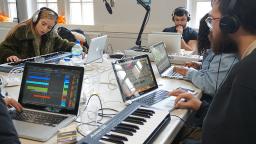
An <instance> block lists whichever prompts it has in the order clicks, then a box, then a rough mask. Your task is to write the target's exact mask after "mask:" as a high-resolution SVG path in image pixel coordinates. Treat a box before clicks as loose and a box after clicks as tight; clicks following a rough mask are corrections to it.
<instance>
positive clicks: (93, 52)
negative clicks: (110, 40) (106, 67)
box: [86, 35, 107, 64]
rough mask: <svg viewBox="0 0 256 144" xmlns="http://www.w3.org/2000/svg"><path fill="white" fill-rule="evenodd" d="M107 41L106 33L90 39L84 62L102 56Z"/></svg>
mask: <svg viewBox="0 0 256 144" xmlns="http://www.w3.org/2000/svg"><path fill="white" fill-rule="evenodd" d="M106 43H107V35H104V36H101V37H96V38H93V39H92V40H91V43H90V46H89V51H88V54H87V59H86V64H88V63H91V62H94V61H96V60H98V59H101V58H102V55H103V51H104V49H105V46H106Z"/></svg>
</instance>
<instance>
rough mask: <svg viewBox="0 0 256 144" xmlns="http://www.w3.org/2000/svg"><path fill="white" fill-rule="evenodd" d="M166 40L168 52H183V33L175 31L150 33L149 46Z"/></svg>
mask: <svg viewBox="0 0 256 144" xmlns="http://www.w3.org/2000/svg"><path fill="white" fill-rule="evenodd" d="M161 41H162V42H164V43H165V45H166V50H167V53H168V54H174V53H180V52H181V35H180V34H179V33H173V32H153V33H150V34H148V46H151V45H153V44H155V43H159V42H161Z"/></svg>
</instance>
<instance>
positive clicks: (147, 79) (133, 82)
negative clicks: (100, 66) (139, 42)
mask: <svg viewBox="0 0 256 144" xmlns="http://www.w3.org/2000/svg"><path fill="white" fill-rule="evenodd" d="M112 66H113V70H114V73H115V76H116V79H117V83H118V85H119V88H120V91H121V94H122V97H123V100H124V102H126V101H127V100H132V99H134V98H138V97H140V96H141V95H142V94H144V93H147V92H149V91H152V90H154V89H157V88H158V85H157V82H156V78H155V75H154V72H153V69H152V66H151V64H150V61H149V58H148V55H140V56H136V57H132V58H127V59H121V60H117V61H115V62H113V63H112Z"/></svg>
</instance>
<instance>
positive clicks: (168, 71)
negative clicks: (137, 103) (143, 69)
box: [150, 42, 184, 79]
mask: <svg viewBox="0 0 256 144" xmlns="http://www.w3.org/2000/svg"><path fill="white" fill-rule="evenodd" d="M150 50H151V53H152V55H153V57H154V59H155V64H156V67H157V69H158V72H159V74H160V76H161V77H168V78H178V79H183V78H184V77H183V76H182V75H181V74H179V73H176V72H174V71H173V67H174V66H172V64H171V62H170V60H169V58H168V55H167V52H166V46H165V44H164V42H159V43H156V44H153V45H151V46H150Z"/></svg>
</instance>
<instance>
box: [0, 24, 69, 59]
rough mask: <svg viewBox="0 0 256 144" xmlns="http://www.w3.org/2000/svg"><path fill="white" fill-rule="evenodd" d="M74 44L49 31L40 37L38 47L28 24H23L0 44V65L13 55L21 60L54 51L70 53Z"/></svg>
mask: <svg viewBox="0 0 256 144" xmlns="http://www.w3.org/2000/svg"><path fill="white" fill-rule="evenodd" d="M73 45H74V43H72V42H68V41H67V40H64V39H62V38H60V37H59V36H58V34H57V33H56V32H55V31H51V32H49V33H47V34H45V35H43V36H42V37H41V44H40V46H39V45H38V44H37V43H36V36H35V35H34V33H33V32H32V29H31V26H30V25H29V24H26V23H23V24H21V26H19V27H18V28H17V30H16V31H15V32H14V34H13V35H9V36H8V37H7V38H6V39H5V40H4V41H3V42H2V43H1V44H0V63H5V62H6V59H7V57H9V56H12V55H15V56H18V57H19V58H21V59H24V58H29V57H34V56H39V55H43V54H47V53H52V52H56V51H71V48H72V46H73Z"/></svg>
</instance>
